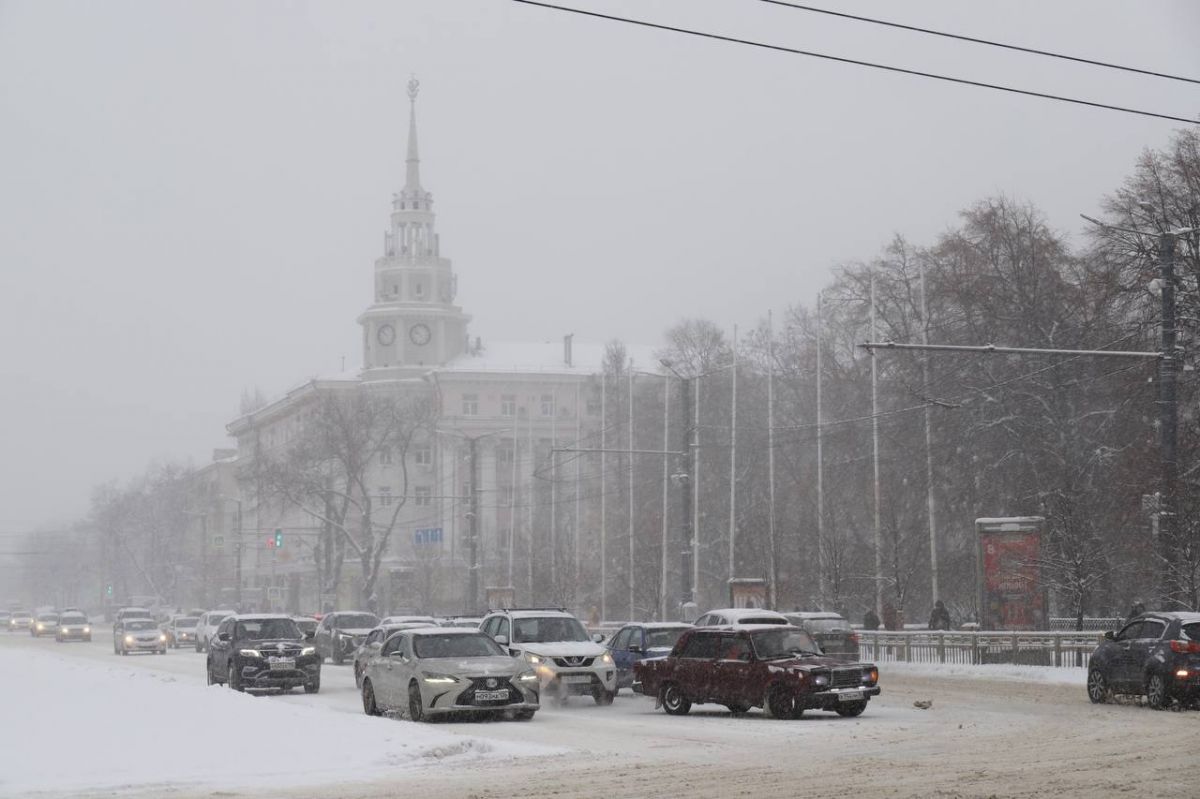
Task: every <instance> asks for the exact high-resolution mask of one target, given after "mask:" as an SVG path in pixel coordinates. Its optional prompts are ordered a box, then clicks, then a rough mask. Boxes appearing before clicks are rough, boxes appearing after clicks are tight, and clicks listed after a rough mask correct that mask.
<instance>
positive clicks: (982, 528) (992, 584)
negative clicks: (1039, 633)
mask: <svg viewBox="0 0 1200 799" xmlns="http://www.w3.org/2000/svg"><path fill="white" fill-rule="evenodd" d="M1044 523H1045V520H1044V519H1043V518H1042V517H1040V516H1013V517H1005V518H989V519H976V520H975V532H976V534H977V536H978V538H979V554H978V563H979V569H978V573H979V577H978V582H979V610H980V617H981V618H980V620H979V621H980V626H981V627H982V628H983V629H985V630H1048V629H1050V627H1049V621H1050V620H1049V613H1048V610H1049V608H1048V602H1047V596H1046V588H1045V585H1044V584H1043V581H1042V576H1041V568H1040V563H1041V547H1042V526H1043V525H1044Z"/></svg>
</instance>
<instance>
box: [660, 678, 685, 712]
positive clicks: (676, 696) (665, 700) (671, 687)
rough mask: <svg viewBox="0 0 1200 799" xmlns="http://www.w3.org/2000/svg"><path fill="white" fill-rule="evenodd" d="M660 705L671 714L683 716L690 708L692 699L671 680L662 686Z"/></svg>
mask: <svg viewBox="0 0 1200 799" xmlns="http://www.w3.org/2000/svg"><path fill="white" fill-rule="evenodd" d="M662 706H663V710H665V711H667V713H669V714H670V715H672V716H685V715H687V713H688V711H689V710H691V709H692V700H690V699H688V698H687V696H686V695H684V693H683V689H682V688H680V687H679V686H678V685H676V684H675V683H673V682H669V683H667V684H666V685H664V686H663V687H662Z"/></svg>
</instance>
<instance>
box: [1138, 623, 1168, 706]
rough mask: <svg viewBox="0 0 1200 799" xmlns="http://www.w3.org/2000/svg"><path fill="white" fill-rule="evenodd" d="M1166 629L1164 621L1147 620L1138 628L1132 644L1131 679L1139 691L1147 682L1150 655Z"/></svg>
mask: <svg viewBox="0 0 1200 799" xmlns="http://www.w3.org/2000/svg"><path fill="white" fill-rule="evenodd" d="M1166 629H1167V624H1166V622H1164V621H1163V620H1162V619H1146V620H1144V621H1143V622H1142V626H1141V627H1140V628H1138V634H1137V638H1134V639H1133V640H1132V641H1131V642H1130V646H1129V662H1130V667H1131V671H1130V679H1132V680H1133V681H1134V687H1136V688H1138V689H1139V690H1140V689H1141V688H1142V687H1143V686H1144V685H1145V682H1146V668H1147V666H1149V665H1150V655H1151V653H1152V652H1153V651H1154V647H1155V646H1157V645H1158V641H1159V639H1160V638H1162V635H1163V632H1164V631H1165V630H1166Z"/></svg>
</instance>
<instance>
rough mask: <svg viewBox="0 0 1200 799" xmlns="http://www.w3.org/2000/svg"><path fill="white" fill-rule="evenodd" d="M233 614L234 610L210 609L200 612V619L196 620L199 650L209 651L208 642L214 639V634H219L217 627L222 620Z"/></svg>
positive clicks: (197, 649)
mask: <svg viewBox="0 0 1200 799" xmlns="http://www.w3.org/2000/svg"><path fill="white" fill-rule="evenodd" d="M232 615H233V611H232V610H210V611H208V612H207V613H202V614H200V620H199V621H197V622H196V651H197V652H207V651H208V644H209V642H210V641H212V638H213V636H214V635H216V634H217V628H218V627H220V626H221V622H223V621H225V619H227V618H229V617H230V616H232Z"/></svg>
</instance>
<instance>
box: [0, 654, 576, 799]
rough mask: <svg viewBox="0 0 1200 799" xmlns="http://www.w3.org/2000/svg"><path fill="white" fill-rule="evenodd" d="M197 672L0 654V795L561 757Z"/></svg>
mask: <svg viewBox="0 0 1200 799" xmlns="http://www.w3.org/2000/svg"><path fill="white" fill-rule="evenodd" d="M198 665H199V664H198ZM197 671H200V672H201V673H200V674H197V675H196V677H195V678H194V679H193V678H182V677H180V676H178V675H174V674H169V673H163V672H158V671H154V670H148V669H145V668H138V667H136V666H118V665H107V664H101V663H96V662H94V661H93V662H86V661H77V660H74V659H68V658H63V657H60V656H55V655H50V654H43V653H38V652H31V651H28V650H25V651H13V650H11V649H10V650H0V686H3V692H4V722H3V724H2V725H0V796H28V795H29V794H30V793H32V792H48V793H67V794H70V793H72V792H77V791H80V790H101V789H105V790H122V789H126V790H133V789H137V790H143V791H144V790H147V789H153V788H155V787H156V786H163V787H164V789H165V787H166V786H167V785H168V784H170V786H171V787H172V789H178V788H179V787H180V786H182V785H188V784H191V785H204V786H212V787H236V786H246V787H251V786H254V787H264V786H267V787H275V786H277V787H280V788H284V787H294V786H299V785H314V784H319V783H330V782H347V781H355V780H367V779H378V778H380V777H386V776H387V775H388V774H389V773H392V772H394V771H395V770H397V769H407V768H415V767H419V766H421V765H424V764H429V763H446V762H461V761H464V760H479V759H488V758H508V757H513V756H531V755H543V754H552V753H555V752H558V751H561V750H557V749H552V748H550V747H544V746H536V745H529V744H520V743H508V742H502V741H494V740H488V741H484V740H482V739H479V738H474V737H469V736H463V735H456V734H454V733H449V732H443V731H441V730H438V729H437V728H431V727H430V726H429V725H424V724H413V723H411V722H407V721H399V720H395V719H381V718H370V717H367V716H365V715H361V714H360V715H354V714H352V713H348V712H331V709H330V708H329V707H320V706H313V705H307V704H301V703H298V702H282V701H278V699H279V698H278V697H272V696H252V695H249V694H240V693H236V692H234V691H231V690H229V689H228V688H220V687H217V686H212V687H208V686H205V685H204V683H203V677H202V667H201V668H199V669H197ZM297 698H299V697H297ZM315 698H316V697H314V699H315ZM346 699H347V701H348V702H349V701H353V700H354V699H355V696H354V695H353V694H350V693H347V696H346ZM514 723H515V722H514ZM530 723H532V724H536V723H537V721H536V720H535V721H533V722H530Z"/></svg>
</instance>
